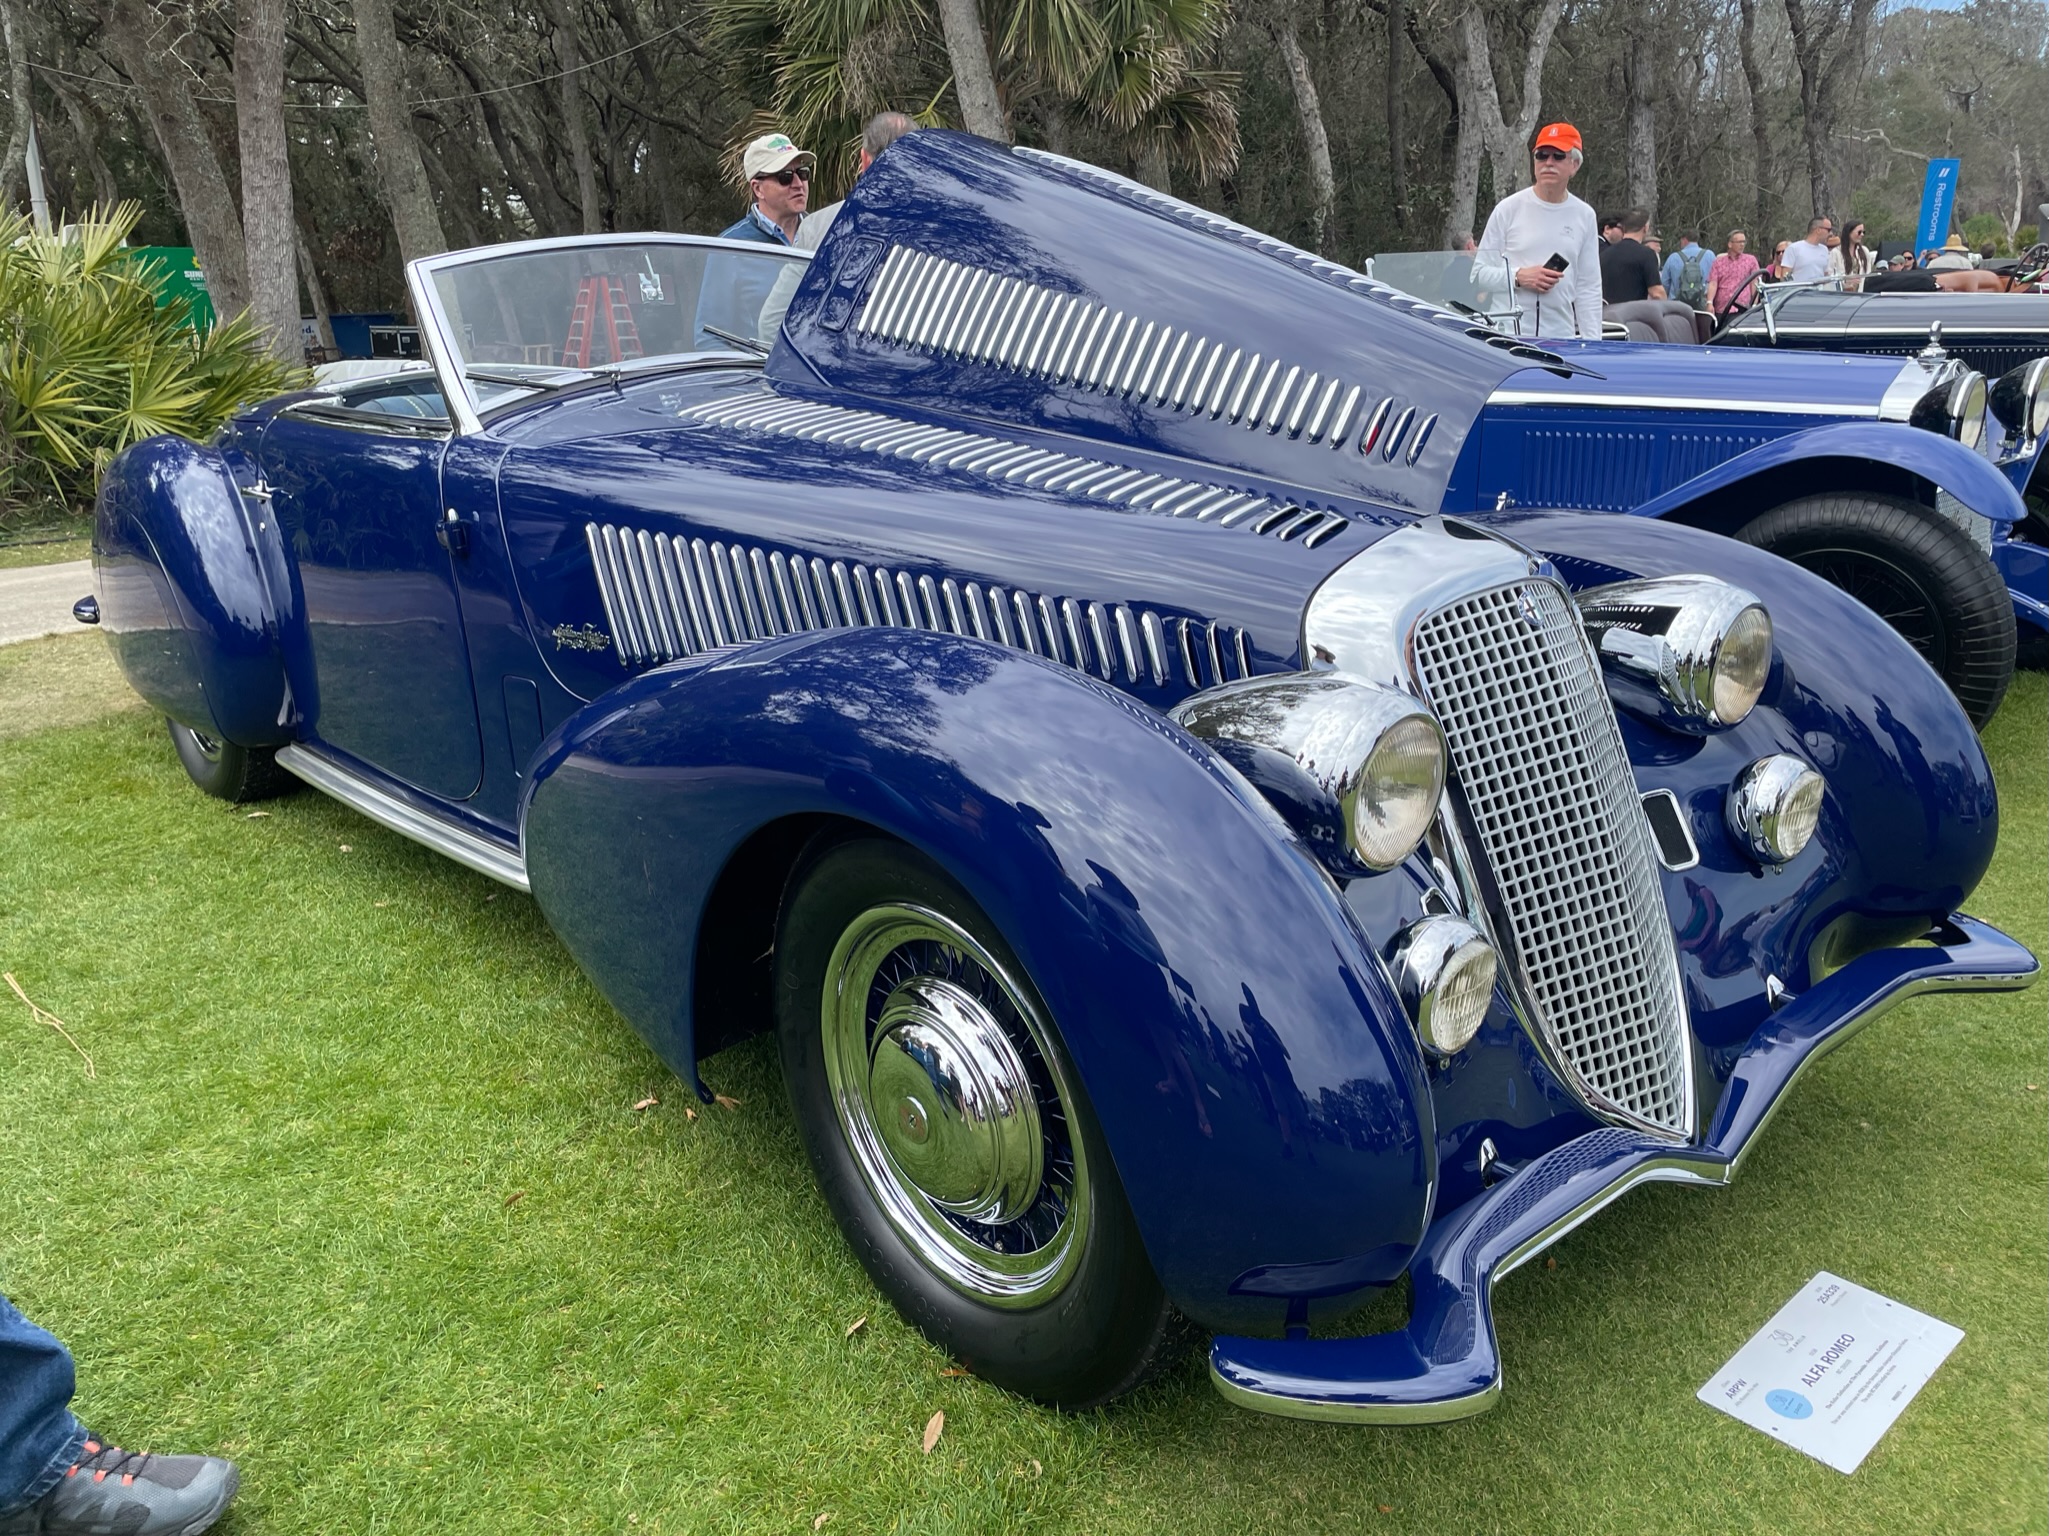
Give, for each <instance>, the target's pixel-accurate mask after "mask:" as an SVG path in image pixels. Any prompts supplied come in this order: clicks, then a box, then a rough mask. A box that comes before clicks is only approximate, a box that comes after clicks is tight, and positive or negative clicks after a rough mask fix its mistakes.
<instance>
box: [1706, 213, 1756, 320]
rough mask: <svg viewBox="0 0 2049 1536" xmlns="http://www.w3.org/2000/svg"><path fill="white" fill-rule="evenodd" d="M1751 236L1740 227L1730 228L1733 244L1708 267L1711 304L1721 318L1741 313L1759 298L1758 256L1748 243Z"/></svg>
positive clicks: (1711, 308) (1710, 307)
mask: <svg viewBox="0 0 2049 1536" xmlns="http://www.w3.org/2000/svg"><path fill="white" fill-rule="evenodd" d="M1749 244H1750V239H1749V237H1748V236H1747V235H1745V234H1744V233H1743V231H1742V230H1740V229H1732V230H1730V231H1729V248H1728V249H1727V250H1726V251H1724V252H1722V254H1721V255H1719V256H1717V257H1716V258H1715V264H1714V265H1713V266H1711V267H1709V268H1708V308H1709V310H1711V311H1712V312H1713V314H1714V317H1715V319H1716V320H1718V321H1726V320H1727V319H1729V317H1730V316H1732V315H1737V314H1741V313H1742V312H1743V311H1744V310H1746V309H1748V308H1749V307H1750V306H1751V305H1752V304H1754V303H1756V302H1757V284H1756V283H1755V282H1754V281H1752V279H1753V278H1754V277H1755V275H1756V273H1757V258H1756V257H1755V256H1753V255H1751V254H1750V252H1749V251H1748V250H1747V249H1746V247H1747V246H1748V245H1749Z"/></svg>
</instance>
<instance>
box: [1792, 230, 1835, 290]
mask: <svg viewBox="0 0 2049 1536" xmlns="http://www.w3.org/2000/svg"><path fill="white" fill-rule="evenodd" d="M1835 228H1836V221H1835V220H1834V219H1831V218H1828V217H1826V216H1825V215H1821V214H1817V215H1816V216H1815V217H1814V218H1813V219H1812V220H1810V221H1809V223H1808V225H1807V238H1806V239H1805V240H1795V241H1794V242H1793V243H1792V244H1791V245H1789V246H1787V247H1786V280H1787V281H1788V282H1793V283H1812V282H1818V281H1820V280H1821V279H1822V278H1824V277H1827V276H1828V275H1829V274H1828V269H1829V260H1830V258H1831V257H1833V256H1834V255H1835V252H1834V251H1831V250H1830V249H1829V248H1828V237H1829V236H1830V235H1832V234H1834V233H1835Z"/></svg>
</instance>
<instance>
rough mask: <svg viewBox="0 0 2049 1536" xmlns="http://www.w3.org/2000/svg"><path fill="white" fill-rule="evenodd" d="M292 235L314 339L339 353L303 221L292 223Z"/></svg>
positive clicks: (324, 291)
mask: <svg viewBox="0 0 2049 1536" xmlns="http://www.w3.org/2000/svg"><path fill="white" fill-rule="evenodd" d="M292 234H293V235H294V236H295V237H296V240H295V243H296V244H297V246H298V248H299V276H300V278H301V279H302V280H303V281H304V282H305V284H306V301H307V302H308V303H309V304H311V305H312V306H313V335H314V338H315V339H316V340H317V341H318V342H319V343H320V345H321V346H323V347H324V348H326V349H327V350H328V351H329V352H333V353H339V352H340V351H341V344H340V343H339V342H337V341H336V340H335V339H334V311H333V309H332V308H330V307H329V305H328V302H327V285H326V284H325V283H323V282H321V281H320V268H319V267H318V266H317V265H316V264H315V263H314V260H313V247H312V245H311V243H310V242H308V240H307V239H306V225H305V221H304V220H302V219H297V218H295V219H294V220H293V221H292Z"/></svg>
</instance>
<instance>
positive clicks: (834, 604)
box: [584, 523, 1252, 689]
mask: <svg viewBox="0 0 2049 1536" xmlns="http://www.w3.org/2000/svg"><path fill="white" fill-rule="evenodd" d="M584 536H585V538H586V539H587V540H588V542H589V544H590V552H591V561H592V564H593V566H594V568H595V570H596V572H597V581H598V595H599V598H600V599H601V600H602V602H603V603H604V607H605V622H606V624H607V626H608V627H609V628H610V629H611V632H612V638H613V640H614V642H615V644H616V649H617V653H618V656H619V660H620V661H621V662H622V663H623V664H626V665H629V666H636V665H645V664H647V663H650V662H659V661H674V660H676V659H678V658H680V657H684V656H695V655H698V654H700V653H702V652H704V651H712V650H718V649H720V648H721V647H723V646H729V645H744V644H747V643H749V642H751V641H755V640H767V639H772V638H774V637H775V636H777V635H796V634H805V633H808V632H809V631H812V630H819V629H854V628H864V627H865V628H879V627H885V626H888V627H895V628H901V629H931V630H939V631H943V632H945V633H948V634H955V635H972V636H974V637H975V638H976V639H978V640H988V641H993V642H994V643H995V644H997V645H1005V646H1009V647H1011V648H1012V649H1013V650H1020V651H1030V652H1031V653H1032V654H1033V655H1034V656H1044V657H1047V658H1049V659H1050V660H1053V661H1057V662H1059V663H1061V664H1062V665H1063V666H1069V667H1073V668H1074V669H1075V670H1076V671H1079V672H1087V673H1091V674H1093V675H1094V676H1096V677H1099V678H1101V679H1102V680H1103V681H1104V682H1107V683H1117V684H1122V685H1125V686H1128V687H1144V686H1151V687H1155V688H1179V687H1182V686H1186V687H1188V688H1191V689H1198V688H1213V687H1215V686H1216V685H1217V684H1219V683H1227V682H1234V681H1236V680H1237V679H1239V678H1243V677H1250V676H1251V675H1252V643H1251V639H1250V637H1249V636H1247V635H1246V633H1245V631H1244V630H1242V629H1238V628H1235V627H1234V626H1232V625H1228V624H1217V623H1212V622H1208V621H1205V620H1201V619H1186V618H1181V619H1163V618H1162V617H1161V616H1160V615H1159V614H1157V613H1154V612H1153V611H1152V610H1151V609H1147V608H1139V607H1134V606H1131V605H1129V604H1126V603H1095V602H1083V601H1081V600H1080V599H1078V598H1072V597H1047V596H1043V595H1041V594H1038V593H1034V592H1021V591H1016V590H1014V589H1010V588H1005V587H999V586H994V585H989V586H985V585H983V584H982V583H980V582H974V581H969V582H961V581H957V580H955V579H954V578H953V577H951V576H947V577H943V578H937V577H933V576H929V575H923V576H914V575H912V574H911V573H910V572H908V571H893V570H889V569H887V568H886V567H883V566H874V567H870V566H866V565H858V564H856V565H849V564H848V563H847V562H846V561H844V560H832V561H826V560H821V559H818V558H816V557H813V558H811V559H806V558H805V557H803V556H802V555H786V554H784V553H783V552H782V551H781V550H763V549H758V548H755V547H753V546H750V545H743V544H726V543H722V542H719V541H717V540H713V541H710V542H707V541H706V540H704V539H684V538H673V537H671V536H670V535H669V534H666V533H655V534H650V533H648V532H647V531H646V530H645V529H634V528H622V527H619V526H617V525H615V524H612V523H589V524H586V525H585V528H584Z"/></svg>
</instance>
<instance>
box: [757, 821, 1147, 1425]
mask: <svg viewBox="0 0 2049 1536" xmlns="http://www.w3.org/2000/svg"><path fill="white" fill-rule="evenodd" d="M775 965H776V1037H777V1044H778V1046H779V1048H780V1051H781V1055H782V1062H783V1072H784V1077H785V1079H786V1081H787V1084H788V1087H789V1093H790V1101H791V1105H792V1107H793V1109H794V1110H795V1114H796V1121H797V1130H798V1134H799V1135H800V1137H801V1138H802V1139H803V1142H804V1148H805V1151H806V1152H807V1153H808V1154H809V1155H810V1159H811V1167H812V1171H813V1173H814V1174H815V1176H816V1177H817V1180H818V1186H819V1189H820V1190H821V1192H822V1193H823V1194H824V1195H825V1198H826V1203H827V1204H828V1205H830V1206H831V1207H832V1211H833V1215H834V1216H835V1218H837V1220H838V1221H839V1224H840V1227H841V1229H842V1231H844V1232H845V1234H846V1236H847V1241H848V1242H849V1243H850V1244H851V1245H852V1246H853V1249H854V1252H855V1254H856V1256H857V1257H858V1258H859V1259H860V1260H861V1263H862V1266H863V1267H864V1268H865V1269H866V1270H867V1271H868V1274H869V1276H870V1277H871V1278H872V1279H873V1280H874V1281H875V1284H876V1285H877V1286H878V1287H879V1288H880V1289H881V1290H882V1292H883V1293H884V1294H885V1295H886V1296H888V1298H889V1299H890V1301H891V1302H892V1303H893V1304H894V1305H895V1306H896V1308H897V1310H898V1311H899V1312H901V1313H902V1314H903V1315H904V1317H905V1319H906V1320H907V1321H909V1322H910V1323H911V1324H912V1325H913V1326H915V1327H916V1328H918V1329H919V1331H921V1332H922V1333H924V1335H925V1336H926V1337H927V1338H929V1339H931V1340H932V1342H933V1343H935V1344H937V1345H938V1346H939V1347H940V1348H942V1349H944V1350H946V1351H947V1352H948V1353H949V1354H951V1355H953V1356H954V1357H955V1358H956V1359H958V1360H960V1361H961V1362H962V1363H963V1364H964V1365H966V1366H967V1367H968V1368H969V1369H971V1370H973V1371H974V1372H975V1374H976V1375H978V1376H981V1377H983V1378H985V1379H986V1380H988V1381H991V1382H993V1383H995V1384H996V1385H998V1386H1001V1387H1004V1388H1006V1389H1008V1390H1010V1391H1013V1392H1018V1393H1022V1394H1024V1395H1025V1396H1028V1397H1033V1398H1037V1399H1038V1400H1040V1401H1041V1402H1046V1403H1051V1404H1054V1405H1056V1406H1059V1407H1063V1408H1086V1407H1089V1406H1092V1405H1094V1404H1096V1403H1101V1402H1105V1401H1107V1400H1108V1399H1110V1398H1113V1397H1116V1396H1118V1395H1119V1394H1121V1393H1123V1392H1126V1391H1128V1390H1130V1389H1131V1388H1132V1387H1133V1386H1135V1385H1137V1384H1138V1382H1139V1381H1141V1380H1142V1379H1143V1378H1144V1377H1145V1376H1146V1375H1147V1374H1148V1373H1149V1372H1150V1371H1151V1369H1152V1368H1153V1366H1154V1365H1155V1364H1156V1362H1157V1361H1158V1359H1159V1358H1160V1356H1161V1353H1162V1349H1163V1344H1164V1341H1165V1339H1166V1336H1167V1325H1168V1320H1169V1317H1170V1315H1171V1313H1170V1309H1169V1307H1168V1305H1167V1300H1166V1296H1165V1294H1164V1292H1163V1291H1162V1290H1161V1288H1160V1283H1159V1281H1158V1280H1157V1279H1156V1278H1155V1277H1154V1275H1153V1271H1152V1266H1151V1264H1150V1263H1149V1262H1148V1261H1147V1258H1146V1254H1145V1248H1144V1245H1143V1244H1142V1242H1141V1241H1140V1238H1139V1233H1138V1225H1137V1222H1136V1220H1135V1219H1134V1218H1133V1216H1132V1213H1131V1208H1130V1205H1129V1204H1128V1202H1127V1201H1126V1199H1125V1196H1124V1190H1123V1186H1122V1185H1121V1184H1120V1183H1119V1182H1118V1179H1117V1173H1116V1170H1115V1169H1114V1168H1113V1167H1112V1166H1111V1162H1110V1154H1109V1149H1108V1147H1107V1146H1106V1145H1105V1144H1104V1141H1103V1137H1102V1133H1101V1131H1100V1130H1099V1128H1098V1127H1097V1125H1096V1121H1095V1116H1094V1114H1093V1113H1092V1111H1091V1110H1090V1108H1089V1105H1088V1101H1087V1099H1086V1097H1085V1096H1084V1095H1083V1093H1082V1092H1081V1085H1080V1079H1079V1077H1078V1076H1077V1075H1076V1074H1075V1072H1074V1069H1073V1067H1072V1065H1071V1064H1070V1063H1069V1061H1068V1059H1067V1054H1066V1051H1065V1049H1064V1048H1063V1046H1062V1044H1061V1042H1060V1039H1059V1037H1058V1034H1057V1033H1056V1031H1055V1030H1054V1028H1053V1025H1052V1022H1051V1019H1050V1018H1049V1016H1048V1014H1047V1012H1046V1008H1045V1005H1044V1003H1043V1002H1042V1001H1041V1000H1040V998H1039V994H1038V989H1037V988H1035V987H1034V986H1033V985H1032V984H1031V981H1030V978H1029V977H1027V976H1026V975H1025V973H1024V970H1023V968H1022V967H1021V966H1020V965H1019V964H1018V963H1017V959H1016V957H1015V956H1014V955H1012V954H1011V952H1010V949H1009V946H1008V945H1006V944H1005V943H1004V942H1003V939H1002V937H1001V935H999V934H998V933H997V932H996V930H995V928H994V926H993V925H992V924H991V923H990V922H989V920H988V919H987V918H986V917H984V916H983V915H982V912H981V910H980V909H979V908H978V907H977V906H976V905H975V904H974V902H973V900H972V899H970V898H969V896H968V895H967V893H966V892H965V891H963V890H962V889H961V888H960V887H959V886H958V885H957V884H955V883H954V882H953V881H952V880H951V879H949V878H948V877H947V876H946V875H945V874H944V873H943V872H942V871H941V870H939V869H938V868H937V867H936V866H935V865H933V864H932V863H931V862H930V861H929V860H927V859H925V858H923V857H921V856H920V855H918V854H917V853H915V852H913V851H912V850H910V849H908V848H906V847H904V846H903V845H901V844H899V843H894V842H889V841H885V840H882V839H879V838H863V839H861V840H858V841H854V842H846V843H841V844H838V845H836V846H833V847H830V848H827V849H825V850H824V851H823V852H821V853H818V854H817V855H815V856H814V857H813V858H811V859H810V860H809V861H808V864H807V867H805V868H804V869H803V870H801V871H800V873H799V874H798V876H797V877H796V879H795V880H794V881H793V882H792V894H791V896H790V897H789V899H788V900H787V901H786V903H785V905H784V909H783V914H782V920H781V924H780V929H779V933H778V937H777V941H776V961H775Z"/></svg>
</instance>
